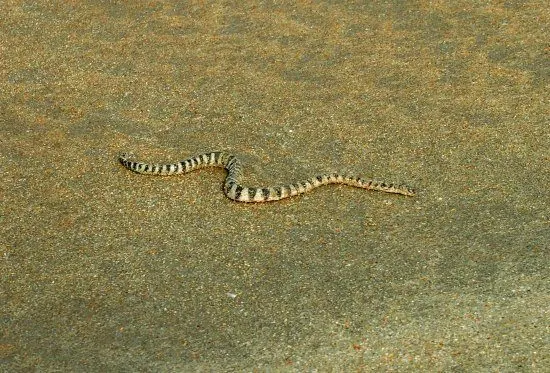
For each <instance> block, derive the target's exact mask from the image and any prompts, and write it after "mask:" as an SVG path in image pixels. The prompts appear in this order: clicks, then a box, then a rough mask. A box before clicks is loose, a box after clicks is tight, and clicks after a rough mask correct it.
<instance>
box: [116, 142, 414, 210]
mask: <svg viewBox="0 0 550 373" xmlns="http://www.w3.org/2000/svg"><path fill="white" fill-rule="evenodd" d="M131 158H132V157H131V156H129V155H128V154H126V153H123V154H121V155H120V156H119V161H120V163H122V164H123V165H124V167H126V168H127V169H129V170H132V171H134V172H137V173H138V174H148V175H161V176H168V175H177V174H185V173H187V172H191V171H194V170H197V169H199V168H203V167H209V166H213V167H223V168H225V169H226V170H227V177H226V178H225V182H224V184H223V192H224V193H225V195H226V196H227V197H228V198H230V199H232V200H233V201H238V202H269V201H278V200H280V199H283V198H289V197H293V196H297V195H299V194H303V193H306V192H309V191H310V190H312V189H314V188H317V187H320V186H321V185H327V184H345V185H350V186H353V187H357V188H364V189H369V190H378V191H381V192H387V193H395V194H403V195H405V196H414V194H415V191H414V189H412V188H410V187H408V186H406V185H397V184H386V183H384V182H378V181H374V180H364V179H361V178H359V177H351V176H342V175H340V174H337V173H332V174H323V175H319V176H315V177H312V178H309V179H307V180H305V181H301V182H296V183H292V184H286V185H280V186H269V187H263V188H257V187H248V186H244V185H242V184H241V175H242V164H241V161H239V159H238V158H237V157H235V156H234V155H231V154H227V153H223V152H211V153H203V154H199V155H196V156H194V157H191V158H188V159H185V160H183V161H181V162H177V163H169V164H152V163H143V162H137V161H132V160H131Z"/></svg>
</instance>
